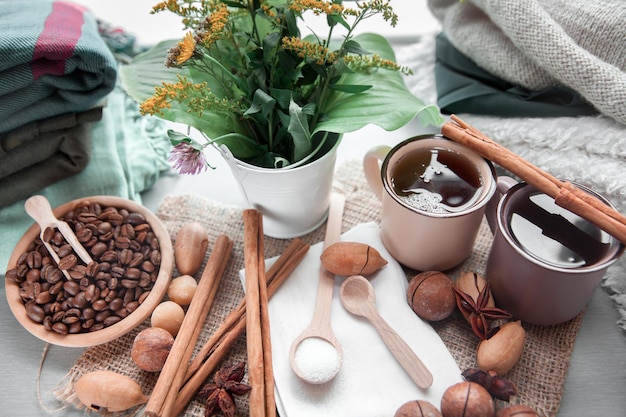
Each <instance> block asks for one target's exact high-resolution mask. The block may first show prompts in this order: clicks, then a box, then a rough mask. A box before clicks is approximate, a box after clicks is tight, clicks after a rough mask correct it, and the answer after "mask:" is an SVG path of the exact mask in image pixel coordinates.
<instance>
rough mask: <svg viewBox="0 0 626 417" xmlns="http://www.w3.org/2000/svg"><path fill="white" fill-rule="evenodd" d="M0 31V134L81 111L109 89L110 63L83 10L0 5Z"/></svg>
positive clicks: (36, 2)
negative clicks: (49, 118) (52, 117)
mask: <svg viewBox="0 0 626 417" xmlns="http://www.w3.org/2000/svg"><path fill="white" fill-rule="evenodd" d="M0 28H1V30H2V36H0V133H4V132H7V131H9V130H12V129H15V128H17V127H20V126H23V125H25V124H27V123H30V122H32V121H35V120H41V119H45V118H48V117H51V116H56V115H59V114H65V113H72V112H80V111H84V110H86V109H88V108H90V107H92V106H93V105H95V104H96V103H97V102H98V101H99V100H101V99H102V98H103V97H105V96H106V95H107V94H108V93H110V92H111V91H112V90H113V88H114V87H115V83H116V77H117V64H116V61H115V59H114V57H113V54H112V53H111V51H110V49H109V48H108V47H107V45H106V44H105V42H104V40H103V39H102V37H101V36H100V35H99V33H98V26H97V23H96V19H95V18H94V16H93V15H92V14H91V13H90V12H88V11H87V10H86V9H84V8H83V7H81V6H78V5H75V4H72V3H69V2H64V1H53V0H29V1H7V2H2V13H0Z"/></svg>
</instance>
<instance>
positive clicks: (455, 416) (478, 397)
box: [441, 381, 496, 417]
mask: <svg viewBox="0 0 626 417" xmlns="http://www.w3.org/2000/svg"><path fill="white" fill-rule="evenodd" d="M495 413H496V408H495V404H494V402H493V399H492V398H491V394H489V392H488V391H487V390H486V389H485V388H483V387H482V386H481V385H479V384H477V383H475V382H467V381H464V382H459V383H457V384H454V385H452V386H451V387H449V388H448V389H447V390H446V391H445V392H444V393H443V397H442V398H441V415H442V416H443V417H493V416H494V415H495Z"/></svg>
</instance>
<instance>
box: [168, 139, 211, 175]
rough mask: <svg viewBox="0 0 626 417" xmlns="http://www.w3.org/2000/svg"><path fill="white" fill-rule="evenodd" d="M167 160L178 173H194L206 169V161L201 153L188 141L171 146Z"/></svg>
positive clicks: (200, 150)
mask: <svg viewBox="0 0 626 417" xmlns="http://www.w3.org/2000/svg"><path fill="white" fill-rule="evenodd" d="M168 161H169V162H170V163H171V164H172V167H173V168H174V169H175V170H176V171H178V172H179V173H180V174H190V175H196V174H199V173H201V172H203V171H205V170H206V168H207V166H208V163H207V161H206V159H205V157H204V154H203V153H202V149H198V148H196V147H194V146H193V145H191V144H189V143H188V142H180V143H178V144H177V145H176V146H174V147H173V148H172V151H171V152H170V157H169V159H168Z"/></svg>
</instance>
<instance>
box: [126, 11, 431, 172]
mask: <svg viewBox="0 0 626 417" xmlns="http://www.w3.org/2000/svg"><path fill="white" fill-rule="evenodd" d="M343 3H344V2H342V1H341V0H333V1H324V0H222V1H218V0H201V1H193V0H168V1H165V2H162V3H159V4H157V5H156V6H154V8H153V12H161V11H165V10H169V11H171V12H174V13H176V14H178V15H179V16H181V17H182V22H183V25H184V27H185V29H190V32H188V33H187V35H185V37H184V38H183V40H181V41H179V42H177V43H173V42H172V41H168V42H162V43H160V44H158V45H156V46H155V47H154V48H152V49H151V50H149V51H147V52H145V53H143V54H141V55H139V56H137V57H136V58H135V59H134V60H133V62H132V63H131V64H129V65H126V66H124V67H122V68H121V70H120V73H121V79H122V82H123V84H124V86H125V88H126V90H127V91H128V93H129V94H130V95H131V96H132V97H134V98H135V99H136V100H138V101H140V102H141V103H142V104H141V110H142V112H143V113H144V114H151V115H155V116H158V117H161V118H163V119H166V120H170V121H175V122H180V123H183V124H186V125H188V126H190V127H193V128H195V129H197V130H198V131H199V132H201V133H202V135H203V137H204V138H205V141H203V142H202V143H200V142H198V141H197V140H194V139H192V138H190V137H189V136H188V135H187V134H182V133H177V132H171V133H170V139H171V141H172V144H173V145H175V148H174V153H173V157H172V158H171V160H173V161H174V162H175V163H176V164H177V167H178V168H179V170H180V171H181V172H187V173H195V172H198V171H199V170H200V169H201V168H202V165H204V164H206V162H205V161H204V159H202V158H201V154H202V149H203V148H204V147H206V146H208V145H225V146H226V147H227V148H228V149H229V151H230V152H231V153H232V154H233V156H234V157H235V158H237V159H239V160H242V161H245V162H248V163H250V164H253V165H257V166H262V167H270V168H278V167H284V166H296V165H300V164H303V163H306V162H307V161H308V160H310V159H312V158H315V155H316V152H317V151H318V149H320V148H321V147H322V146H323V144H324V142H325V141H326V138H327V136H328V133H329V132H331V133H337V134H341V133H346V132H351V131H355V130H358V129H360V128H362V127H363V126H365V125H367V124H370V123H372V124H376V125H378V126H380V127H382V128H383V129H386V130H395V129H398V128H400V127H402V126H403V125H405V124H406V123H408V122H409V121H410V120H412V119H413V118H414V117H416V115H417V116H418V117H419V119H420V122H421V123H423V124H435V125H437V124H440V123H441V122H442V119H441V116H440V115H439V110H438V109H437V108H436V106H426V105H424V103H423V102H422V101H420V100H419V99H418V98H417V97H415V96H414V95H413V94H411V92H410V91H408V89H407V88H406V86H405V84H404V81H403V78H402V73H409V72H410V71H409V70H408V69H407V68H403V67H401V66H399V65H398V64H396V63H395V62H394V60H395V57H394V54H393V51H392V49H391V47H390V45H389V43H388V42H387V41H386V39H385V38H383V37H382V36H379V35H376V34H361V35H358V36H355V35H354V30H355V28H356V27H357V26H358V24H359V23H360V22H361V21H363V20H364V19H368V18H371V17H373V16H375V15H379V16H381V17H382V18H383V19H384V20H385V21H387V22H388V23H389V24H391V25H392V26H395V24H396V22H397V19H398V17H397V15H396V14H395V13H394V12H393V10H392V8H391V6H390V5H389V1H388V0H371V1H366V2H361V1H355V2H351V3H352V4H353V5H354V7H352V8H348V7H344V5H343ZM307 15H309V16H313V15H322V16H325V18H326V21H327V23H328V31H327V33H325V34H319V33H314V34H312V35H309V36H307V37H304V38H302V37H301V32H300V29H299V26H298V22H299V21H304V18H305V16H307ZM164 61H165V65H164V64H163V62H164ZM155 86H156V87H155Z"/></svg>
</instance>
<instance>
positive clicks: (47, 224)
mask: <svg viewBox="0 0 626 417" xmlns="http://www.w3.org/2000/svg"><path fill="white" fill-rule="evenodd" d="M24 208H25V209H26V213H28V215H29V216H30V217H32V218H33V219H34V220H35V221H36V222H37V224H39V227H40V229H41V231H40V232H39V237H40V238H41V241H42V242H43V244H44V246H45V247H46V249H48V252H49V253H50V256H52V259H54V261H55V262H56V263H57V265H58V264H59V262H60V259H59V255H58V254H57V253H56V251H55V250H54V248H53V247H52V245H50V242H47V241H46V240H45V239H44V233H45V231H46V229H48V228H54V229H57V230H58V231H59V232H61V234H62V235H63V237H64V238H65V240H66V241H67V243H69V244H70V245H71V246H72V248H73V249H74V252H76V254H77V255H78V257H79V258H80V259H81V260H82V261H83V262H84V263H85V264H87V265H89V264H90V263H91V262H93V260H92V259H91V256H89V252H87V250H86V249H85V248H84V247H83V245H81V243H80V242H79V241H78V238H76V235H75V234H74V231H73V230H72V228H71V227H70V226H69V225H68V224H67V223H65V222H64V221H61V220H59V219H57V218H56V216H55V215H54V213H53V212H52V207H50V202H49V201H48V199H47V198H46V197H44V196H42V195H34V196H32V197H30V198H29V199H28V200H26V202H25V203H24ZM62 271H63V274H64V275H65V277H66V278H67V279H71V278H70V276H69V273H68V272H67V271H66V270H62Z"/></svg>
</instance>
